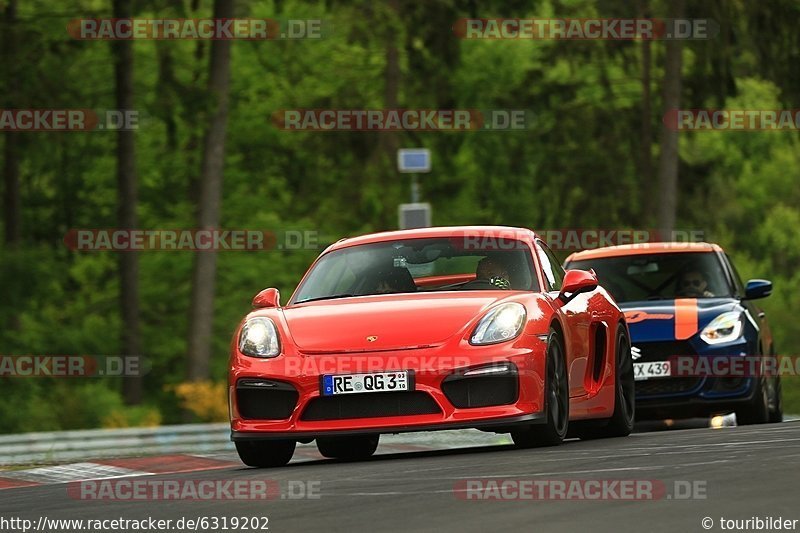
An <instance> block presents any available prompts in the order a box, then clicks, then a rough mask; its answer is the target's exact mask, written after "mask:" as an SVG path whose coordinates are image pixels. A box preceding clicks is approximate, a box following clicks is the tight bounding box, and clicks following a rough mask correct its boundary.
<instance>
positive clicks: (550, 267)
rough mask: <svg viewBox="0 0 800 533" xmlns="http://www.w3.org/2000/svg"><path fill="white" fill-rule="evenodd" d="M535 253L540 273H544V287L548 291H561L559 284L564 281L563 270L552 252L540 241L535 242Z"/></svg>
mask: <svg viewBox="0 0 800 533" xmlns="http://www.w3.org/2000/svg"><path fill="white" fill-rule="evenodd" d="M536 253H537V254H538V255H539V262H540V263H541V264H542V271H543V272H544V277H545V283H546V284H547V285H548V287H545V289H547V290H548V291H557V290H560V289H561V282H562V281H563V280H564V269H563V268H561V265H560V264H559V262H558V259H556V257H555V255H553V252H551V251H550V249H549V248H548V247H547V246H545V244H544V243H543V242H541V241H536Z"/></svg>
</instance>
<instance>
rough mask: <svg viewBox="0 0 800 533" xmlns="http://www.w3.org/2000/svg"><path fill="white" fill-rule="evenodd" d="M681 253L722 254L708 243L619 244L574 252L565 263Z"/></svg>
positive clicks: (719, 249) (715, 246)
mask: <svg viewBox="0 0 800 533" xmlns="http://www.w3.org/2000/svg"><path fill="white" fill-rule="evenodd" d="M682 252H722V248H721V247H720V246H719V245H718V244H714V243H708V242H643V243H638V244H621V245H619V246H605V247H603V248H595V249H593V250H583V251H581V252H575V253H574V254H572V255H570V256H569V257H568V258H567V262H572V261H581V260H584V259H602V258H605V257H624V256H626V255H645V254H672V253H682Z"/></svg>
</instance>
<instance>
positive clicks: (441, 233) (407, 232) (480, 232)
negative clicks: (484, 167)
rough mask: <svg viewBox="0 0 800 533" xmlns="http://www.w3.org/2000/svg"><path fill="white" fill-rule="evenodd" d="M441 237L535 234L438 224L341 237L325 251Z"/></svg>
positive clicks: (523, 237)
mask: <svg viewBox="0 0 800 533" xmlns="http://www.w3.org/2000/svg"><path fill="white" fill-rule="evenodd" d="M442 237H483V238H495V239H507V240H512V239H515V240H523V241H532V240H533V239H535V238H536V234H535V233H534V232H533V231H531V230H529V229H527V228H515V227H511V226H438V227H432V228H417V229H404V230H397V231H384V232H380V233H370V234H367V235H361V236H358V237H351V238H346V239H341V240H339V241H337V242H335V243H333V244H332V245H330V246H329V247H328V248H327V250H325V252H330V251H333V250H337V249H339V248H347V247H349V246H356V245H359V244H371V243H377V242H386V241H394V240H398V239H425V238H442Z"/></svg>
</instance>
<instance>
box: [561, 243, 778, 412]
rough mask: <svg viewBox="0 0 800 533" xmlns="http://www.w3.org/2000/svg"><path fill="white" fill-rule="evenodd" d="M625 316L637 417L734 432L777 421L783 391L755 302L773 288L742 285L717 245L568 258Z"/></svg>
mask: <svg viewBox="0 0 800 533" xmlns="http://www.w3.org/2000/svg"><path fill="white" fill-rule="evenodd" d="M565 268H568V269H586V270H588V269H594V271H595V272H596V274H597V278H598V279H599V280H600V283H601V285H602V286H603V287H604V288H605V289H606V290H607V291H608V292H610V293H611V295H612V296H613V297H614V298H615V299H616V301H617V303H618V304H619V306H620V307H621V308H622V309H623V310H624V311H625V317H626V320H627V322H628V326H629V328H630V335H631V344H632V346H631V352H632V356H633V359H634V372H635V379H636V417H637V419H639V420H642V419H659V418H661V419H663V418H690V417H704V416H711V415H715V414H722V413H729V412H732V411H733V412H735V413H736V419H737V423H738V424H761V423H766V422H780V421H781V420H782V418H783V407H782V404H781V383H780V376H779V375H778V373H777V372H770V371H766V370H765V369H770V368H775V367H776V363H775V361H776V358H775V347H774V345H773V342H772V335H771V333H770V330H769V326H768V324H767V320H766V317H765V314H764V311H762V310H761V309H760V308H758V307H757V306H756V305H755V304H754V303H753V300H756V299H759V298H764V297H766V296H769V295H770V293H771V292H772V283H771V282H769V281H767V280H760V279H753V280H750V281H748V282H747V283H746V284H743V283H742V281H741V279H740V278H739V275H738V274H737V272H736V269H735V268H734V266H733V264H732V262H731V261H730V259H729V258H728V256H727V255H726V254H725V252H724V251H723V250H722V248H720V247H719V246H718V245H716V244H706V243H691V244H687V243H649V244H635V245H626V246H611V247H606V248H599V249H595V250H585V251H582V252H578V253H574V254H572V255H571V256H570V257H569V258H567V261H566V263H565Z"/></svg>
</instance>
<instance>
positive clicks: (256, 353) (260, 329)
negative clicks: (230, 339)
mask: <svg viewBox="0 0 800 533" xmlns="http://www.w3.org/2000/svg"><path fill="white" fill-rule="evenodd" d="M239 351H240V352H242V353H243V354H245V355H250V356H252V357H275V356H277V355H278V354H279V353H281V341H280V338H279V337H278V328H276V327H275V323H274V322H273V321H272V320H270V319H269V318H265V317H254V318H250V319H248V320H247V322H245V324H244V326H243V327H242V331H241V332H240V333H239Z"/></svg>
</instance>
